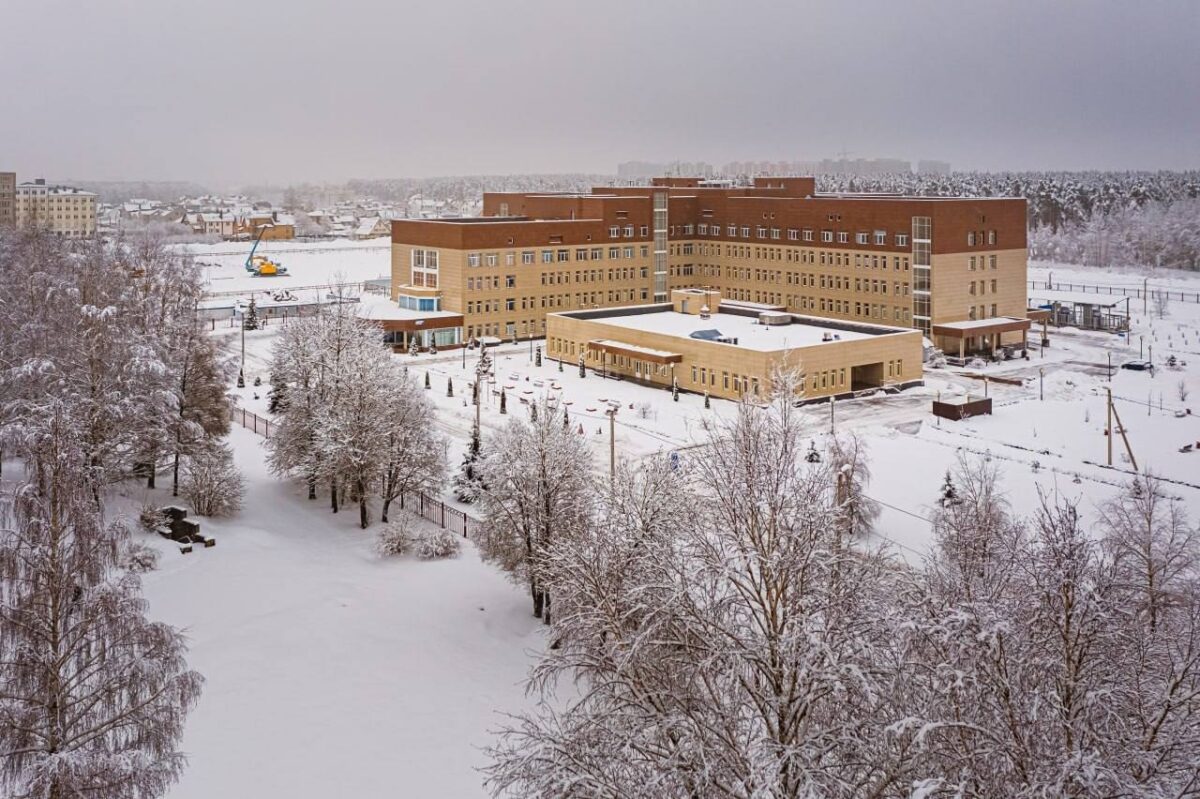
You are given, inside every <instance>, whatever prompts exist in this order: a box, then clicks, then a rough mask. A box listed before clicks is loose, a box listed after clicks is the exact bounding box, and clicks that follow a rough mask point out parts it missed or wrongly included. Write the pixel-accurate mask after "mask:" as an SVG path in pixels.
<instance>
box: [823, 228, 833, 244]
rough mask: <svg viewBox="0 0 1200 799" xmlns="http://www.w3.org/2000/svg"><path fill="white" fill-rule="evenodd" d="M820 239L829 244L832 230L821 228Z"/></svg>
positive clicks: (831, 239) (831, 238)
mask: <svg viewBox="0 0 1200 799" xmlns="http://www.w3.org/2000/svg"><path fill="white" fill-rule="evenodd" d="M821 241H823V242H825V243H826V244H829V243H830V242H832V241H833V231H832V230H822V231H821Z"/></svg>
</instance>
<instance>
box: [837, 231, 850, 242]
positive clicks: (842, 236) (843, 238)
mask: <svg viewBox="0 0 1200 799" xmlns="http://www.w3.org/2000/svg"><path fill="white" fill-rule="evenodd" d="M849 242H850V234H849V233H846V232H844V231H838V244H848V243H849Z"/></svg>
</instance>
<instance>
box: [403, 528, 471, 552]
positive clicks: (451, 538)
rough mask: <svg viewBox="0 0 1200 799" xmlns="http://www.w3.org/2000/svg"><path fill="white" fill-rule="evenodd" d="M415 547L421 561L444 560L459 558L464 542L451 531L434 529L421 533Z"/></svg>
mask: <svg viewBox="0 0 1200 799" xmlns="http://www.w3.org/2000/svg"><path fill="white" fill-rule="evenodd" d="M413 546H414V551H415V553H416V556H417V557H418V558H420V559H421V560H443V559H445V558H456V557H458V553H459V551H460V550H461V549H462V540H461V539H460V538H459V537H458V536H457V535H456V534H454V533H452V532H450V531H449V530H441V529H433V530H426V531H425V532H422V533H419V534H418V535H417V537H416V538H415V539H413Z"/></svg>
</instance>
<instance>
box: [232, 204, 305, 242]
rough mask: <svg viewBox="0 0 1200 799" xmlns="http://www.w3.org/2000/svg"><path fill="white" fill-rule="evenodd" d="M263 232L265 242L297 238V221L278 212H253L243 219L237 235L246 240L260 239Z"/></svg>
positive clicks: (239, 223)
mask: <svg viewBox="0 0 1200 799" xmlns="http://www.w3.org/2000/svg"><path fill="white" fill-rule="evenodd" d="M260 230H261V231H262V238H263V240H264V241H279V240H283V239H294V238H296V220H295V219H294V218H292V217H291V216H290V215H288V214H281V213H278V212H277V211H252V212H251V213H249V214H247V215H245V216H243V217H241V218H240V219H239V222H238V227H237V234H238V235H240V236H244V237H245V238H251V239H256V238H258V234H259V231H260Z"/></svg>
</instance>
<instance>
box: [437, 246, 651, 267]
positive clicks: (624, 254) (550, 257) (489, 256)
mask: <svg viewBox="0 0 1200 799" xmlns="http://www.w3.org/2000/svg"><path fill="white" fill-rule="evenodd" d="M414 252H416V251H414ZM635 252H637V253H638V254H639V255H640V256H641V257H642V258H647V257H649V255H650V248H649V246H647V245H642V246H641V247H639V248H634V247H609V248H608V257H609V258H610V259H612V260H616V259H620V258H633V257H634V253H635ZM500 255H501V254H500V253H494V252H487V253H478V252H469V253H467V266H469V267H477V266H499V265H500ZM503 255H504V265H505V266H514V265H515V263H516V253H512V252H506V253H503ZM537 257H538V253H537V252H536V251H534V250H524V251H522V253H521V263H522V264H524V265H526V266H528V265H531V264H533V263H535V262H536V261H537ZM603 259H604V248H603V247H591V248H587V247H581V248H579V249H577V250H575V253H574V259H572V257H571V250H569V249H560V250H542V251H541V262H542V263H544V264H556V263H569V262H570V261H571V260H575V261H600V260H603Z"/></svg>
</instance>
